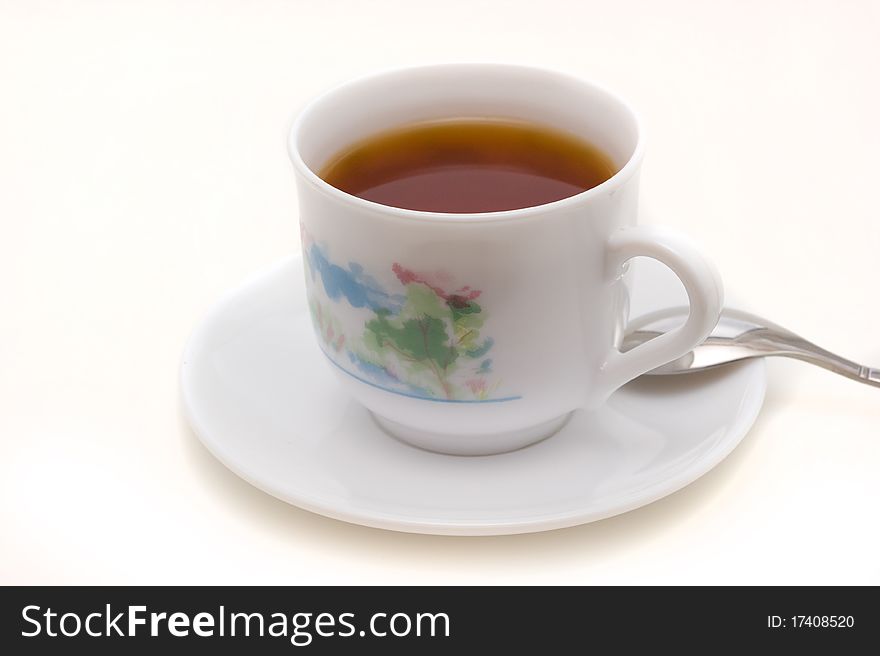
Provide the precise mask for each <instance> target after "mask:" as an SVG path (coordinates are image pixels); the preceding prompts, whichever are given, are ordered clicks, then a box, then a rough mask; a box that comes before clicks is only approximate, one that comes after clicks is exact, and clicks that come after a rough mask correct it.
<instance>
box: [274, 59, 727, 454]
mask: <svg viewBox="0 0 880 656" xmlns="http://www.w3.org/2000/svg"><path fill="white" fill-rule="evenodd" d="M451 117H507V118H513V119H521V120H531V121H536V122H539V123H542V124H545V125H550V126H552V127H555V128H557V129H560V130H564V131H568V132H570V133H574V134H576V135H579V136H581V137H583V138H585V139H586V140H587V141H589V142H591V143H593V144H594V145H596V146H598V147H599V148H600V149H601V150H603V151H604V152H605V153H607V154H608V155H610V156H611V158H612V159H613V160H614V162H615V164H616V166H617V173H616V174H615V175H614V176H612V177H611V178H610V179H609V180H607V181H606V182H604V183H602V184H600V185H599V186H597V187H594V188H592V189H589V190H587V191H584V192H582V193H580V194H577V195H575V196H571V197H569V198H565V199H563V200H559V201H556V202H552V203H548V204H545V205H540V206H537V207H529V208H525V209H518V210H510V211H504V212H489V213H482V214H444V213H435V212H420V211H414V210H407V209H400V208H395V207H388V206H385V205H380V204H377V203H373V202H370V201H367V200H363V199H361V198H358V197H355V196H352V195H350V194H347V193H345V192H343V191H340V190H339V189H336V188H334V187H332V186H331V185H329V184H327V183H326V182H324V181H323V180H322V179H321V178H320V177H318V175H317V174H316V171H318V170H319V169H320V167H321V166H322V165H323V164H324V163H325V162H326V161H327V159H328V158H330V157H331V156H333V155H335V154H336V153H337V152H339V151H340V150H342V149H343V148H345V147H346V146H348V145H350V144H352V143H354V142H356V141H358V140H360V139H363V138H364V137H367V136H370V135H371V134H374V133H377V132H380V131H383V130H386V129H389V128H393V127H397V126H401V125H405V124H407V123H411V122H415V121H423V120H430V119H440V118H451ZM289 148H290V155H291V158H292V159H293V163H294V166H295V169H296V175H297V186H298V192H299V205H300V223H301V229H302V237H303V252H304V258H303V259H304V261H305V276H306V284H307V288H308V296H309V303H310V307H311V312H312V319H313V321H314V325H315V331H316V335H317V338H318V343H319V345H320V347H321V349H322V350H323V351H324V354H325V355H326V356H327V359H328V360H329V362H330V364H331V366H332V367H333V368H334V369H335V370H336V371H337V372H338V373H339V376H340V379H341V380H342V382H343V384H344V388H345V390H347V391H348V392H350V393H351V394H352V395H353V396H354V397H355V398H356V399H357V400H359V401H360V402H361V403H362V404H363V405H364V406H366V407H367V408H368V409H369V410H370V411H371V412H372V413H373V415H374V416H375V418H376V420H377V421H378V423H379V424H380V425H381V426H382V427H383V428H384V429H385V430H386V431H387V432H389V433H391V434H392V435H394V436H396V437H398V438H400V439H402V440H404V441H406V442H409V443H411V444H414V445H416V446H420V447H423V448H426V449H430V450H433V451H440V452H444V453H451V454H467V455H477V454H491V453H500V452H503V451H508V450H511V449H516V448H519V447H523V446H526V445H528V444H531V443H533V442H536V441H538V440H541V439H543V438H545V437H547V436H549V435H552V434H553V433H554V432H555V431H556V430H558V429H559V428H560V427H561V426H562V425H563V424H564V423H565V421H566V420H567V418H568V417H569V416H570V414H571V413H572V412H573V411H575V410H578V409H583V410H590V409H594V408H596V407H597V406H599V405H601V404H602V403H604V402H605V401H606V399H607V398H608V397H609V395H610V394H611V393H612V392H613V391H614V390H616V389H617V388H619V387H620V386H621V385H623V384H624V383H626V382H628V381H629V380H632V379H633V378H635V377H636V376H638V375H640V374H642V373H645V372H646V371H649V370H651V369H653V368H655V367H658V366H660V365H662V364H665V363H666V362H669V361H671V360H674V359H676V358H678V357H680V356H682V355H684V354H685V353H687V352H688V351H689V350H690V349H691V348H693V347H694V346H695V345H696V344H697V343H698V342H700V341H701V340H702V339H704V338H705V337H706V336H707V335H708V333H709V332H710V331H711V330H712V328H713V326H714V325H715V323H716V321H717V320H718V315H719V312H720V310H721V304H722V287H721V281H720V279H719V277H718V275H717V273H716V272H715V269H714V267H713V266H712V265H711V264H710V263H709V262H708V261H707V260H706V259H704V258H703V257H702V256H701V255H700V254H699V252H697V250H696V249H695V248H694V247H693V246H692V245H691V243H690V242H689V241H688V240H686V239H685V238H683V237H681V236H679V235H677V234H675V233H672V232H669V231H667V230H661V229H658V228H655V227H643V226H642V227H637V226H636V225H635V224H636V215H637V200H638V174H639V167H640V164H641V160H642V141H641V136H640V131H639V125H638V121H637V119H636V116H635V115H634V113H633V112H632V111H631V110H630V108H629V107H628V106H627V105H626V104H625V103H624V102H623V101H622V100H620V99H619V98H617V97H616V96H614V95H612V94H610V93H608V92H607V91H604V90H602V89H600V88H598V87H596V86H594V85H592V84H589V83H586V82H583V81H581V80H578V79H576V78H573V77H570V76H567V75H564V74H560V73H555V72H550V71H545V70H539V69H534V68H528V67H520V66H507V65H495V64H485V65H484V64H453V65H443V66H429V67H420V68H407V69H400V70H395V71H391V72H386V73H381V74H377V75H374V76H370V77H367V78H363V79H360V80H356V81H354V82H351V83H348V84H345V85H343V86H341V87H338V88H336V89H334V90H332V91H330V92H328V93H325V94H324V95H322V96H320V97H319V98H317V99H316V100H314V101H313V102H312V103H311V104H309V105H308V106H307V107H306V108H305V109H304V110H303V111H302V113H301V114H300V115H299V117H298V119H297V120H296V122H295V124H294V126H293V128H292V130H291V133H290V140H289ZM640 255H644V256H648V257H652V258H656V259H657V260H660V261H661V262H663V263H665V264H666V265H668V266H669V267H670V268H671V269H672V270H673V271H674V272H675V273H676V274H677V275H678V277H679V278H681V280H682V282H683V283H684V286H685V289H686V290H687V293H688V296H689V299H690V316H689V318H688V319H687V321H686V323H685V324H684V325H683V326H681V327H680V328H678V329H676V330H674V331H672V332H670V333H667V334H665V335H662V336H660V337H658V338H656V339H654V340H651V341H650V342H648V343H646V344H643V345H641V346H639V347H637V348H635V349H634V350H632V351H629V352H626V353H621V352H620V351H619V350H618V345H619V344H620V340H621V337H622V335H623V331H624V327H625V324H626V320H627V313H628V289H627V286H628V284H629V283H628V281H627V276H626V275H625V272H626V266H625V264H626V262H627V261H628V260H629V259H631V258H633V257H636V256H640Z"/></svg>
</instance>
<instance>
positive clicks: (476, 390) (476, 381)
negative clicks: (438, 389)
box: [464, 378, 488, 396]
mask: <svg viewBox="0 0 880 656" xmlns="http://www.w3.org/2000/svg"><path fill="white" fill-rule="evenodd" d="M464 384H465V385H466V386H467V388H468V389H469V390H470V391H471V394H473V395H474V396H483V395H485V394H486V391H487V390H488V385H487V383H486V379H485V378H469V379H468V380H466V381H465V382H464Z"/></svg>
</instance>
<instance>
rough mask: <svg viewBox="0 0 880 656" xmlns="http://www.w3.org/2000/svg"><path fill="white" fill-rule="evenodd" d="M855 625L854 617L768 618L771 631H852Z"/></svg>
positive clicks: (799, 616)
mask: <svg viewBox="0 0 880 656" xmlns="http://www.w3.org/2000/svg"><path fill="white" fill-rule="evenodd" d="M854 625H855V618H854V617H853V616H852V615H792V616H791V617H782V616H780V615H768V616H767V628H770V629H807V628H809V629H850V628H852V627H853V626H854Z"/></svg>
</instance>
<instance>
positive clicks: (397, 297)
mask: <svg viewBox="0 0 880 656" xmlns="http://www.w3.org/2000/svg"><path fill="white" fill-rule="evenodd" d="M305 253H306V261H307V262H308V265H309V270H310V271H311V274H312V277H315V275H318V276H320V278H321V282H322V284H323V286H324V291H325V292H326V293H327V296H328V297H329V298H330V299H332V300H334V301H338V300H339V299H340V298H342V297H345V299H346V300H347V301H348V302H349V303H350V304H351V306H352V307H356V308H362V307H368V308H370V309H372V310H375V311H379V310H387V311H388V312H390V313H391V314H397V313H398V312H400V308H401V307H403V304H404V302H405V301H406V297H405V296H403V295H401V294H389V293H388V292H386V291H385V290H383V289H382V287H381V286H380V285H379V283H378V282H377V281H376V279H375V278H373V277H372V276H370V275H368V274H366V273H365V272H364V269H363V267H362V266H361V265H360V264H357V263H355V262H351V263H349V265H348V269H343V268H342V267H341V266H339V265H336V264H333V263H332V262H331V261H330V260H329V259H327V255H326V254H325V253H324V251H323V250H322V249H321V247H320V246H318V244H312V247H311V248H309V249H307V250H306V252H305Z"/></svg>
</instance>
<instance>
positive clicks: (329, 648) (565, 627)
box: [0, 587, 878, 654]
mask: <svg viewBox="0 0 880 656" xmlns="http://www.w3.org/2000/svg"><path fill="white" fill-rule="evenodd" d="M875 595H876V590H875V589H872V588H598V587H590V588H584V587H570V588H546V587H533V588H529V587H509V588H505V587H501V588H442V587H441V588H434V587H431V588H425V587H412V588H405V587H403V588H400V587H397V588H375V587H294V588H287V587H285V588H282V587H274V588H257V587H216V588H211V587H201V588H168V587H135V588H125V587H66V588H65V587H59V588H55V587H31V588H14V587H8V588H2V589H0V598H2V602H0V627H2V633H0V647H2V648H3V651H4V652H5V653H7V654H51V653H67V652H69V651H70V650H75V651H74V652H73V653H81V650H87V652H82V653H89V654H120V653H163V654H165V653H204V652H203V651H202V650H205V649H211V648H215V647H221V648H223V647H226V646H227V644H223V645H220V643H228V646H229V647H231V648H233V649H236V650H238V649H240V650H242V651H243V652H244V650H246V653H248V654H251V653H260V654H262V653H269V654H293V653H297V652H308V653H346V652H352V653H355V652H360V651H363V650H368V653H372V652H373V651H374V650H381V651H382V652H383V653H406V654H413V653H420V654H421V653H429V654H430V653H454V652H458V651H462V650H464V652H465V653H467V652H469V651H470V650H476V649H477V648H478V647H491V648H492V650H493V651H495V650H496V649H514V650H515V651H514V653H517V654H518V653H527V651H529V650H537V652H536V653H546V652H547V650H551V651H553V652H556V651H566V652H568V651H581V650H593V649H598V648H600V646H601V647H605V648H611V650H613V651H618V650H623V651H624V653H628V652H630V651H632V650H634V649H636V648H644V647H645V646H646V645H654V646H656V648H658V649H663V650H664V651H666V650H673V651H679V650H684V649H688V650H690V649H693V650H701V651H704V652H712V651H715V650H717V649H719V648H723V649H724V650H728V649H731V648H747V647H751V646H766V647H768V648H793V647H805V646H806V647H811V648H821V649H833V650H835V652H836V651H838V650H841V649H848V648H855V647H856V646H858V645H868V644H871V643H873V642H874V641H876V639H877V628H876V627H877V613H878V604H877V602H876V596H875ZM10 648H11V650H10ZM194 649H195V650H198V651H197V652H193V650H194Z"/></svg>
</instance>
